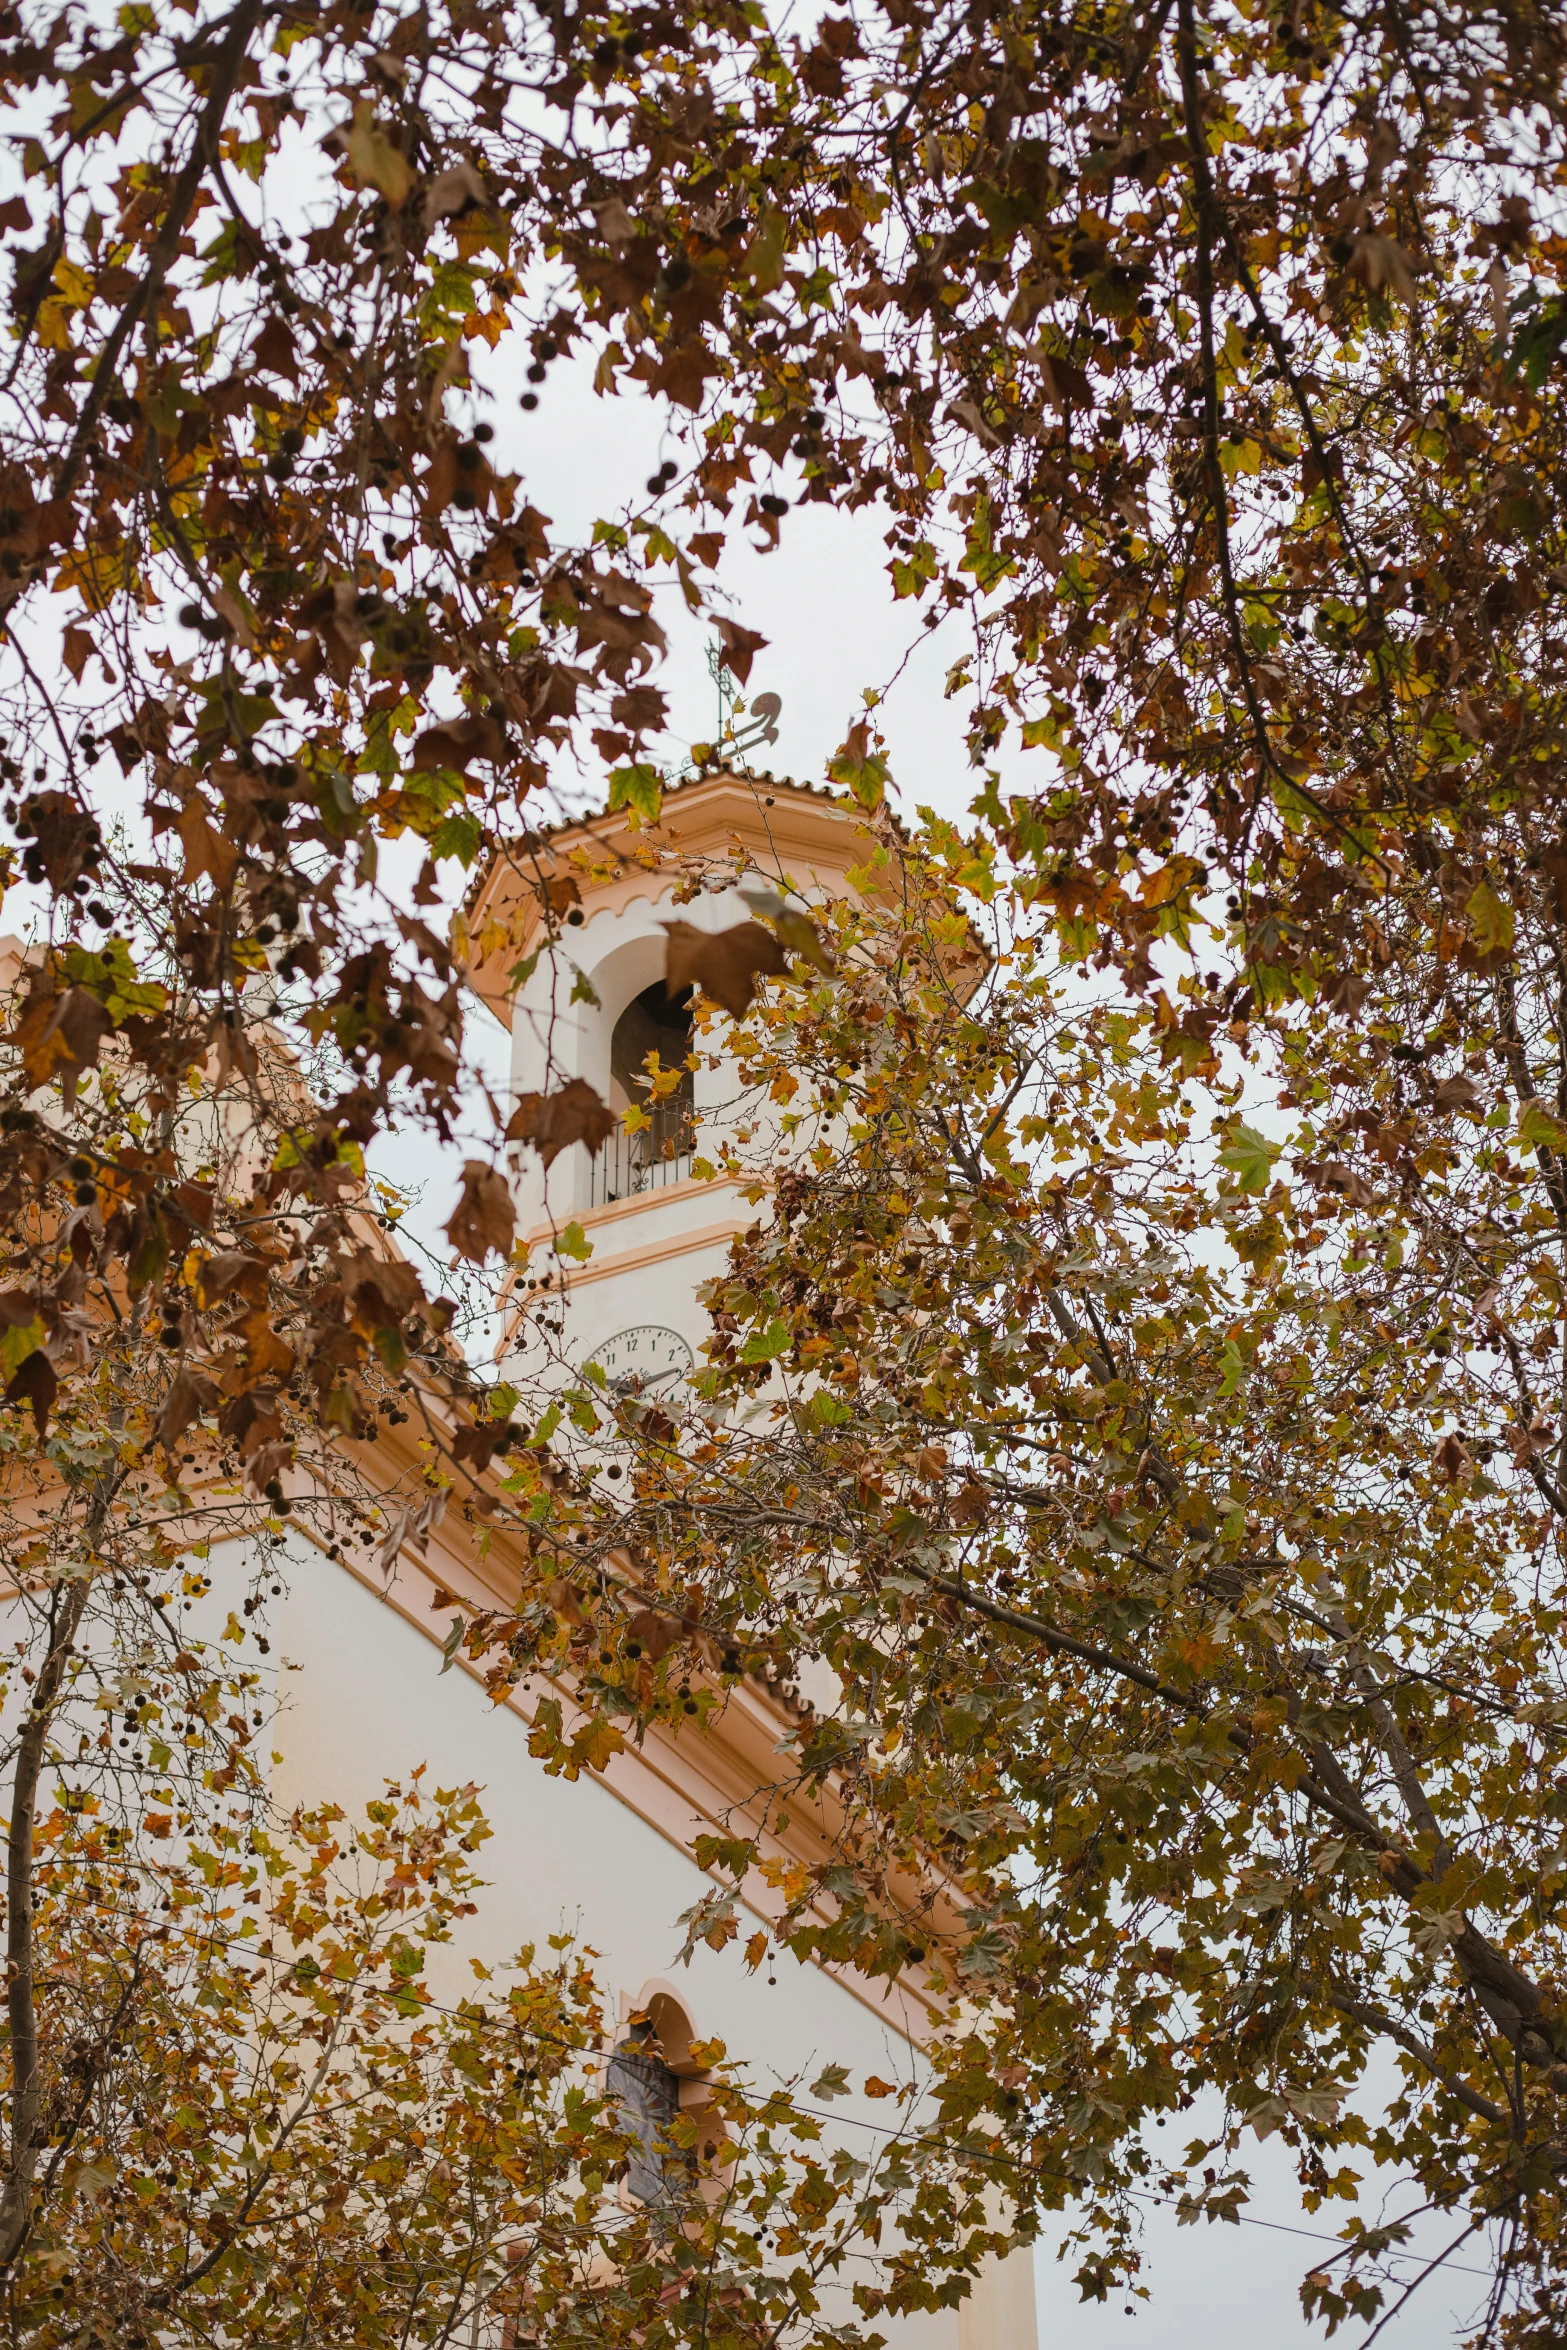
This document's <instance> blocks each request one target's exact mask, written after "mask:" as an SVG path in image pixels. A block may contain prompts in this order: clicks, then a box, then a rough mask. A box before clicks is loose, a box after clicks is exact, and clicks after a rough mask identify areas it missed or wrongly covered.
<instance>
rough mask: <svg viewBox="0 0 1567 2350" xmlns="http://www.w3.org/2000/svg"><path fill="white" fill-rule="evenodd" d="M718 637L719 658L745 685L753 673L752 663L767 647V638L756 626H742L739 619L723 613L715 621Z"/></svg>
mask: <svg viewBox="0 0 1567 2350" xmlns="http://www.w3.org/2000/svg"><path fill="white" fill-rule="evenodd" d="M713 627H714V631H715V633H716V634H717V637H718V644H719V659H720V660H721V661H722V663H723V665H724V667H725V668H726V669H727V670H728V671H729V672H730V674H731V676H733V677H734V678H735V679H736V680H737V681H738V683H739V684H741V685H744V684H745V682H746V679H747V678H748V677H749V676H750V674H751V663H752V662H753V661H754V660H755V659H756V656H757V654H758V653H760V652H762V651H763V650H765V648H766V644H767V639H766V637H765V636H759V635H758V634H757V632H756V630H755V629H754V628H742V627H741V625H740V623H739V622H738V621H737V620H728V619H725V618H724V617H723V616H722V615H720V616H719V617H718V618H716V619H715V620H714V622H713Z"/></svg>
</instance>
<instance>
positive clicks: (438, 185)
mask: <svg viewBox="0 0 1567 2350" xmlns="http://www.w3.org/2000/svg"><path fill="white" fill-rule="evenodd" d="M472 205H479V206H483V207H486V208H487V207H488V205H489V197H488V196H487V195H486V194H485V189H484V182H483V181H482V180H481V179H480V177H479V175H478V173H477V172H476V171H475V170H474V168H473V165H472V164H471V163H469V162H468V161H467V160H466V158H462V159H459V161H457V162H456V163H453V164H451V165H449V166H448V168H447V169H446V170H445V171H443V172H440V173H438V174H437V176H436V177H435V178H434V179H433V180H432V181H431V182H430V185H429V186H428V187H427V188H426V189H425V191H424V195H423V197H422V199H421V203H420V209H421V211H422V212H423V215H424V220H425V225H426V227H429V228H433V227H434V226H435V224H436V222H437V221H439V220H449V219H452V218H454V217H455V216H456V215H457V214H459V213H463V212H466V211H467V210H468V209H469V207H470V206H472Z"/></svg>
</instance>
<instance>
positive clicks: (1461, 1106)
mask: <svg viewBox="0 0 1567 2350" xmlns="http://www.w3.org/2000/svg"><path fill="white" fill-rule="evenodd" d="M1431 1099H1432V1102H1433V1103H1434V1104H1435V1106H1436V1108H1437V1109H1439V1110H1466V1111H1469V1110H1478V1109H1479V1108H1480V1106H1481V1103H1480V1088H1479V1087H1478V1086H1477V1085H1476V1083H1475V1081H1474V1079H1473V1078H1472V1077H1466V1076H1465V1075H1464V1073H1463V1071H1462V1070H1458V1071H1456V1072H1455V1074H1454V1075H1453V1076H1451V1077H1444V1078H1442V1079H1441V1080H1440V1082H1439V1083H1438V1084H1437V1085H1435V1086H1434V1087H1433V1088H1432V1092H1431Z"/></svg>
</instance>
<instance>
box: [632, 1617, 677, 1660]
mask: <svg viewBox="0 0 1567 2350" xmlns="http://www.w3.org/2000/svg"><path fill="white" fill-rule="evenodd" d="M680 1633H681V1625H680V1621H679V1619H678V1617H675V1616H666V1615H661V1614H660V1613H659V1611H658V1610H657V1609H656V1608H650V1607H644V1608H638V1610H637V1612H636V1614H635V1615H634V1616H633V1617H632V1618H631V1620H630V1622H629V1623H628V1624H627V1626H626V1637H627V1639H628V1640H634V1641H635V1642H636V1643H637V1645H638V1647H639V1648H640V1649H641V1651H642V1654H643V1655H644V1656H645V1657H646V1658H647V1660H648V1662H649V1663H650V1664H655V1665H656V1664H657V1663H658V1662H659V1660H660V1659H661V1658H662V1657H665V1656H667V1655H668V1654H669V1651H670V1650H671V1649H672V1648H673V1647H674V1645H675V1642H676V1641H677V1640H678V1639H679V1638H680Z"/></svg>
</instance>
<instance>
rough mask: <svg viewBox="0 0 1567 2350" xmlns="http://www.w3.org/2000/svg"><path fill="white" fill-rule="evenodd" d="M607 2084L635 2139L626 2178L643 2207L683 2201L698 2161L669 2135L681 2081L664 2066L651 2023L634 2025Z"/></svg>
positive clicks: (613, 2062)
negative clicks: (694, 2160)
mask: <svg viewBox="0 0 1567 2350" xmlns="http://www.w3.org/2000/svg"><path fill="white" fill-rule="evenodd" d="M607 2086H608V2089H609V2093H610V2096H611V2097H612V2098H613V2099H614V2100H615V2102H616V2104H617V2105H618V2106H619V2108H620V2117H621V2128H622V2129H623V2130H624V2131H625V2132H626V2135H627V2136H628V2137H629V2138H631V2139H632V2140H633V2141H634V2143H633V2146H632V2151H631V2157H630V2162H629V2166H628V2170H627V2176H626V2184H627V2186H628V2187H629V2188H630V2190H631V2192H632V2194H633V2195H634V2196H635V2197H636V2198H637V2201H638V2202H639V2203H646V2204H651V2205H670V2204H675V2203H678V2202H680V2201H681V2200H682V2199H683V2196H684V2194H685V2192H686V2191H687V2187H688V2183H689V2180H690V2176H691V2172H692V2169H693V2167H694V2165H693V2158H692V2155H691V2153H690V2151H689V2149H687V2148H683V2147H679V2146H676V2145H674V2144H672V2143H671V2141H670V2138H669V2135H668V2133H669V2126H670V2124H671V2122H673V2121H674V2119H675V2117H676V2115H677V2114H678V2113H679V2111H680V2079H679V2076H678V2074H676V2073H675V2072H673V2071H672V2070H671V2068H670V2067H669V2066H668V2065H667V2064H666V2063H665V2062H664V2059H663V2057H662V2055H661V2054H660V2052H659V2046H658V2042H657V2040H656V2038H655V2037H654V2035H653V2027H652V2024H651V2022H645V2023H637V2024H633V2025H632V2027H631V2030H630V2031H629V2032H628V2034H627V2035H626V2038H625V2039H624V2040H622V2041H621V2042H620V2044H619V2046H618V2047H617V2048H616V2050H615V2052H614V2054H613V2055H612V2056H611V2058H610V2060H609V2071H608V2082H607Z"/></svg>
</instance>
